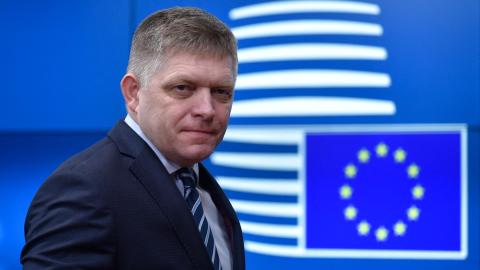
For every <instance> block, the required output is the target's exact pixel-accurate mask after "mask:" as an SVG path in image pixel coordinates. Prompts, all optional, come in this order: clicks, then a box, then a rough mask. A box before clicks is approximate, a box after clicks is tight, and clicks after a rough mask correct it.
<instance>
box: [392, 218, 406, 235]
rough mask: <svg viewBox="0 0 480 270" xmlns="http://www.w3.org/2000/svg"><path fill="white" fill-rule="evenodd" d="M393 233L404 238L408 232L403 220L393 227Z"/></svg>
mask: <svg viewBox="0 0 480 270" xmlns="http://www.w3.org/2000/svg"><path fill="white" fill-rule="evenodd" d="M393 231H394V233H395V235H396V236H403V235H404V234H405V232H406V231H407V224H405V223H403V222H402V221H401V220H400V221H398V222H397V223H395V225H393Z"/></svg>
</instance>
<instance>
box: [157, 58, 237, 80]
mask: <svg viewBox="0 0 480 270" xmlns="http://www.w3.org/2000/svg"><path fill="white" fill-rule="evenodd" d="M205 60H207V61H205ZM215 64H219V65H216V66H213V65H215ZM234 65H235V64H234V63H233V59H232V58H231V57H230V56H219V55H212V54H205V53H198V52H197V53H191V52H182V51H178V52H175V53H170V54H168V56H167V57H166V58H163V59H162V60H161V64H160V65H159V71H162V70H163V71H164V72H166V73H167V74H168V73H170V74H171V75H177V76H183V77H194V75H195V74H194V73H192V72H193V70H191V69H190V67H191V66H198V67H199V70H198V72H199V73H201V71H205V70H206V71H210V72H212V73H209V75H211V77H215V78H216V79H217V80H222V81H225V83H234V82H235V79H236V73H235V71H236V69H235V67H236V66H234Z"/></svg>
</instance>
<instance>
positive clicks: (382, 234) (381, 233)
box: [375, 226, 388, 242]
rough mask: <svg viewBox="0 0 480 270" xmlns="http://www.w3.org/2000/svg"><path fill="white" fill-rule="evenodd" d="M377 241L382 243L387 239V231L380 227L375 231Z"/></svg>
mask: <svg viewBox="0 0 480 270" xmlns="http://www.w3.org/2000/svg"><path fill="white" fill-rule="evenodd" d="M375 237H376V238H377V241H380V242H384V241H386V240H387V238H388V230H387V229H386V228H385V227H383V226H382V227H380V228H378V229H377V230H376V231H375Z"/></svg>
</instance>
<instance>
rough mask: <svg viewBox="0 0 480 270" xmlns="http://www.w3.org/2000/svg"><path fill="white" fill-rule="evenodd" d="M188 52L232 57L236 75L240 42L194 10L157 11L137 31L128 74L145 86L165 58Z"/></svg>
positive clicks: (220, 26) (215, 19) (219, 25)
mask: <svg viewBox="0 0 480 270" xmlns="http://www.w3.org/2000/svg"><path fill="white" fill-rule="evenodd" d="M180 51H186V52H189V53H193V54H197V53H198V54H208V55H212V56H214V57H231V59H232V63H233V67H232V68H233V72H234V74H236V72H237V61H238V60H237V41H236V39H235V37H234V35H233V33H232V32H231V31H230V29H229V28H228V27H227V26H226V25H225V24H224V23H223V22H222V21H220V20H219V19H218V18H216V17H215V16H213V15H211V14H209V13H207V12H205V11H203V10H201V9H198V8H192V7H175V8H170V9H164V10H160V11H157V12H155V13H153V14H151V15H150V16H148V17H147V18H145V19H144V20H143V21H142V23H141V24H140V25H139V26H138V27H137V29H136V30H135V34H134V35H133V40H132V47H131V49H130V59H129V62H128V68H127V72H129V73H132V74H134V75H135V76H137V78H138V79H139V80H140V86H141V87H142V86H146V85H147V84H148V81H149V79H150V77H151V76H152V74H153V73H154V72H155V71H156V70H157V69H158V68H159V66H160V63H161V62H162V61H165V60H166V59H165V58H166V57H167V56H169V55H172V54H174V53H177V52H180Z"/></svg>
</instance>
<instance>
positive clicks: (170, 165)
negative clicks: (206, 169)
mask: <svg viewBox="0 0 480 270" xmlns="http://www.w3.org/2000/svg"><path fill="white" fill-rule="evenodd" d="M125 123H126V124H127V125H128V126H129V127H130V128H131V129H133V131H134V132H135V133H137V135H138V136H140V138H142V140H144V141H145V142H146V143H147V144H148V146H149V147H150V148H151V149H152V150H153V152H154V153H155V155H156V156H157V157H158V159H159V160H160V162H162V164H163V166H164V167H165V169H167V172H168V173H169V174H173V173H174V172H176V171H177V170H178V169H180V168H181V167H180V166H179V165H178V164H176V163H174V162H172V161H170V160H168V159H167V158H166V157H165V156H164V155H163V154H162V153H161V152H160V150H158V148H157V147H156V146H155V145H154V144H153V143H152V142H151V141H150V140H149V139H148V137H147V135H145V133H143V131H142V129H141V128H140V126H139V125H138V124H137V122H135V120H133V118H132V117H131V116H130V114H127V117H125ZM192 168H193V170H194V171H195V174H196V175H197V177H198V163H195V164H193V167H192Z"/></svg>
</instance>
